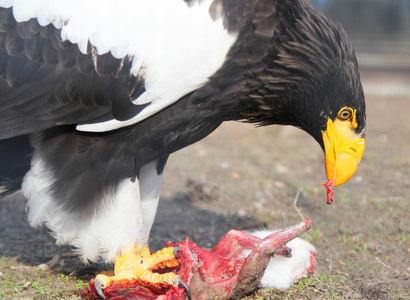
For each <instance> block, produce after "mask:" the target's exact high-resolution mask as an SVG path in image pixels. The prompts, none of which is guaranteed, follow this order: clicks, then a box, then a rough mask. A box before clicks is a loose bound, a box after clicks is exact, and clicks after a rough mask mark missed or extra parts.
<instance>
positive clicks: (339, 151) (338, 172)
mask: <svg viewBox="0 0 410 300" xmlns="http://www.w3.org/2000/svg"><path fill="white" fill-rule="evenodd" d="M356 127H357V122H356V110H355V109H352V108H350V107H344V108H342V109H341V110H340V112H339V114H338V117H337V118H336V120H335V121H334V122H333V121H332V120H331V119H329V120H328V121H327V128H326V131H322V135H323V143H324V145H325V167H326V176H327V180H328V181H331V180H333V181H334V186H338V185H341V184H343V183H345V182H346V181H348V180H349V179H350V178H351V177H352V176H353V175H354V173H355V172H356V170H357V167H358V166H359V163H360V160H361V159H362V155H363V152H364V143H365V141H364V140H365V139H364V138H362V137H360V136H359V135H358V134H357V133H356V132H355V129H356Z"/></svg>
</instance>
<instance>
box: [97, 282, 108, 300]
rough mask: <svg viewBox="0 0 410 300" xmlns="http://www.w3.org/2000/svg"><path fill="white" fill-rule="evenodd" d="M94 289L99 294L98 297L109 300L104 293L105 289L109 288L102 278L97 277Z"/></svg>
mask: <svg viewBox="0 0 410 300" xmlns="http://www.w3.org/2000/svg"><path fill="white" fill-rule="evenodd" d="M94 287H95V291H96V292H97V294H98V296H100V297H101V298H103V299H107V298H106V297H105V295H104V291H103V289H105V288H106V287H107V285H106V282H105V280H103V279H102V278H101V277H96V278H95V281H94Z"/></svg>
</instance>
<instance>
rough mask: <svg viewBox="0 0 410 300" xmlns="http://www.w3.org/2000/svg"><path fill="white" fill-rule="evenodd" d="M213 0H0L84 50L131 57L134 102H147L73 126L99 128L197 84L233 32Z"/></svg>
mask: <svg viewBox="0 0 410 300" xmlns="http://www.w3.org/2000/svg"><path fill="white" fill-rule="evenodd" d="M212 2H213V0H204V1H199V3H196V4H194V5H191V6H188V5H187V4H186V3H185V2H184V1H183V0H166V1H164V0H138V1H136V0H119V1H112V0H36V1H32V0H14V1H12V0H0V6H2V7H10V6H13V13H14V17H15V18H16V20H17V21H19V22H23V21H27V20H29V19H30V18H37V20H38V22H39V23H40V25H42V26H45V25H47V24H50V23H52V24H53V25H54V26H55V27H57V28H62V33H61V34H62V38H63V39H64V40H69V41H70V42H72V43H75V44H78V47H79V49H80V50H81V51H82V52H86V49H87V43H88V41H89V42H90V43H91V44H92V45H93V46H94V47H95V48H96V49H97V54H104V53H107V52H108V51H111V53H112V54H113V55H114V57H117V58H123V57H125V56H130V57H134V60H133V64H132V68H131V70H130V71H131V73H132V74H134V75H137V74H140V75H141V74H143V77H144V80H145V89H146V92H145V93H144V94H143V95H141V96H140V97H139V98H137V99H134V100H133V102H134V104H144V103H152V104H151V105H150V106H148V107H146V108H145V109H144V110H143V111H142V112H141V113H139V114H138V115H137V116H136V117H134V118H132V119H130V120H127V121H123V122H121V121H117V120H111V121H107V122H102V123H96V124H85V125H80V126H78V127H77V129H78V130H81V131H92V132H103V131H109V130H114V129H117V128H120V127H125V126H129V125H132V124H135V123H137V122H139V121H141V120H143V119H145V118H147V117H149V116H151V115H153V114H155V113H156V112H158V111H160V110H161V109H163V108H165V107H167V106H169V105H171V104H172V103H174V102H175V101H177V100H178V99H180V98H181V97H182V96H184V95H186V94H188V93H190V92H191V91H193V90H195V89H197V88H198V87H200V86H201V85H203V84H204V83H205V82H206V81H207V80H208V78H209V77H210V76H211V75H212V74H214V73H215V72H216V71H217V70H218V69H219V68H220V67H221V65H222V64H223V62H224V61H225V58H226V54H227V53H228V50H229V49H230V47H231V46H232V45H233V43H234V42H235V40H236V38H237V34H233V33H228V31H227V30H226V29H225V28H224V26H223V20H222V18H216V19H212V18H211V16H210V14H209V7H210V5H211V4H212Z"/></svg>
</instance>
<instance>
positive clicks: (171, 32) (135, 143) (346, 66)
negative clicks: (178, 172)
mask: <svg viewBox="0 0 410 300" xmlns="http://www.w3.org/2000/svg"><path fill="white" fill-rule="evenodd" d="M365 110H366V109H365V100H364V94H363V89H362V86H361V82H360V74H359V68H358V63H357V59H356V56H355V53H354V50H353V47H352V45H351V43H350V42H349V41H348V38H347V35H346V33H345V32H344V30H343V28H342V27H341V26H340V25H339V24H335V23H333V22H332V21H331V20H330V19H329V18H327V17H326V16H324V15H323V14H321V13H318V12H316V11H315V10H314V8H313V7H312V6H311V5H310V4H308V3H307V2H306V1H305V0H166V1H164V0H118V1H110V0H36V1H30V0H0V165H1V167H0V193H1V194H2V195H3V196H4V195H7V194H10V193H12V192H14V191H16V190H18V189H20V188H21V189H22V191H23V194H24V196H25V197H26V198H27V201H28V202H27V211H28V221H29V223H30V225H32V226H40V225H45V226H47V227H48V228H49V229H51V231H52V234H53V236H54V237H55V238H56V241H57V243H58V244H70V245H72V246H74V247H75V248H76V249H77V251H78V252H79V254H80V255H81V258H82V259H83V260H84V261H85V262H86V261H98V260H100V259H104V260H105V261H108V262H114V261H115V265H116V266H115V268H116V273H118V274H123V273H127V272H121V270H122V269H123V268H124V266H125V265H129V262H130V261H132V260H134V261H138V259H139V261H141V265H138V264H137V263H134V265H136V266H135V268H136V269H138V272H137V271H135V272H133V273H132V275H130V274H128V275H127V274H125V275H124V276H136V277H139V278H141V279H142V280H147V281H169V282H171V283H172V284H179V283H180V280H179V278H178V276H171V275H169V274H161V275H159V274H154V275H155V276H154V275H153V274H152V272H150V271H149V270H147V269H146V266H145V265H142V260H143V259H141V257H143V258H146V257H151V256H150V255H151V254H150V251H149V248H148V237H149V233H150V229H151V226H152V223H153V221H154V217H155V214H156V210H157V205H158V201H159V196H160V188H161V180H162V175H163V172H164V168H165V165H166V162H167V159H168V156H169V155H170V154H171V153H173V152H175V151H178V150H179V149H182V148H184V147H186V146H188V145H190V144H192V143H195V142H197V141H199V140H201V139H203V138H204V137H206V136H207V135H209V134H210V133H211V132H213V131H214V130H215V129H217V128H218V126H219V125H221V123H223V122H225V121H240V122H246V123H250V124H254V125H256V126H267V125H274V124H278V125H292V126H295V127H298V128H300V129H302V130H304V131H305V132H307V133H308V134H309V135H311V136H312V137H313V138H314V139H315V140H316V141H317V142H318V144H319V145H320V147H321V148H322V149H323V151H324V156H325V157H324V160H325V171H326V176H327V179H328V182H327V183H326V184H325V186H326V187H327V189H328V203H331V201H332V192H333V187H334V186H338V185H341V184H343V183H345V182H346V181H347V180H349V179H350V178H351V177H352V176H353V175H354V173H355V172H356V170H357V167H358V164H359V162H360V160H361V158H362V155H363V151H364V144H365V135H366V112H365ZM267 138H269V137H267ZM273 145H274V142H272V147H273ZM170 213H172V212H170ZM170 248H171V247H170ZM174 254H175V253H173V250H172V249H169V248H165V250H164V251H162V252H161V253H159V254H158V256H160V257H173V256H174ZM164 259H165V258H164ZM146 261H148V259H146ZM97 279H99V280H96V283H97V282H98V284H99V285H100V287H99V289H100V291H101V290H103V289H104V288H105V287H106V286H108V285H109V284H110V283H111V282H112V281H113V280H115V278H114V279H113V278H112V277H111V278H110V277H107V276H105V277H103V276H102V277H100V278H98V277H97Z"/></svg>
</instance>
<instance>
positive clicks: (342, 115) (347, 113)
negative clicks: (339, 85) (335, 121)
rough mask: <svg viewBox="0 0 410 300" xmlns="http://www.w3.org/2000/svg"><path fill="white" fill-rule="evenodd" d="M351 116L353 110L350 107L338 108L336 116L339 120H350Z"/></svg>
mask: <svg viewBox="0 0 410 300" xmlns="http://www.w3.org/2000/svg"><path fill="white" fill-rule="evenodd" d="M352 116H353V110H352V109H351V108H350V107H344V108H342V109H341V110H340V112H339V114H338V115H337V117H338V118H339V120H341V121H347V120H350V119H351V118H352Z"/></svg>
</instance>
